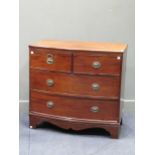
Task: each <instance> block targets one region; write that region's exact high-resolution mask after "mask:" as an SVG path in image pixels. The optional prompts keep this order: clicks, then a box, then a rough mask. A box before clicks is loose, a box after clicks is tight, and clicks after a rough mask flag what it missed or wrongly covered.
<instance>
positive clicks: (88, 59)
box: [73, 53, 122, 75]
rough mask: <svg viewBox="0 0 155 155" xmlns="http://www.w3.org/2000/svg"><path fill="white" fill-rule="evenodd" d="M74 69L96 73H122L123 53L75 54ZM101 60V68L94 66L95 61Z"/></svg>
mask: <svg viewBox="0 0 155 155" xmlns="http://www.w3.org/2000/svg"><path fill="white" fill-rule="evenodd" d="M73 59H74V61H73V62H74V65H73V70H74V72H75V73H82V74H86V73H87V74H96V75H120V73H121V64H122V55H121V54H96V53H95V54H85V53H84V54H83V53H80V54H79V53H75V54H74V57H73ZM94 62H99V63H100V64H101V67H100V68H93V66H92V65H93V63H94Z"/></svg>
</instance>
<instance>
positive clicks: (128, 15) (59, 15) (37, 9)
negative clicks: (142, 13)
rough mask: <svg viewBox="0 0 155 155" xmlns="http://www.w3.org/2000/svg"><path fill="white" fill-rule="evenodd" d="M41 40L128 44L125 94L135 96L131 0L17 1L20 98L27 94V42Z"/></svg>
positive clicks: (132, 6)
mask: <svg viewBox="0 0 155 155" xmlns="http://www.w3.org/2000/svg"><path fill="white" fill-rule="evenodd" d="M42 39H59V40H61V39H66V40H81V41H106V42H107V41H108V42H123V43H128V45H129V48H128V56H127V71H126V83H125V90H124V96H122V98H125V99H134V97H135V96H134V95H135V90H134V87H135V83H134V76H135V70H134V67H135V62H134V59H135V58H134V0H20V51H19V52H20V99H21V100H27V99H28V95H29V90H28V89H29V81H28V80H29V76H28V44H29V43H31V42H34V41H38V40H42Z"/></svg>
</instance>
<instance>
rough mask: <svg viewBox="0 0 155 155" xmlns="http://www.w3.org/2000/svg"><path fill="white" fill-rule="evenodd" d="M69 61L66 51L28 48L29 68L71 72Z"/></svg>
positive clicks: (68, 53)
mask: <svg viewBox="0 0 155 155" xmlns="http://www.w3.org/2000/svg"><path fill="white" fill-rule="evenodd" d="M71 59H72V57H71V53H70V52H68V51H61V50H52V49H44V48H42V49H40V48H39V49H38V48H30V67H31V68H36V69H44V70H50V71H62V72H71V62H72V60H71Z"/></svg>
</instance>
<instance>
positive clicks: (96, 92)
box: [30, 69, 120, 99]
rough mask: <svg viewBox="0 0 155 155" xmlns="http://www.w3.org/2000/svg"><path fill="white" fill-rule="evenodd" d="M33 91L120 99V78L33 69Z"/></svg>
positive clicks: (31, 73) (31, 74)
mask: <svg viewBox="0 0 155 155" xmlns="http://www.w3.org/2000/svg"><path fill="white" fill-rule="evenodd" d="M30 76H31V77H30V78H31V83H30V84H31V89H36V90H39V91H46V92H49V93H55V94H68V95H73V96H83V97H87V96H88V97H90V96H95V97H104V98H115V99H118V98H119V90H120V89H119V86H120V79H119V76H114V77H113V76H89V75H75V74H67V73H54V72H46V71H39V70H33V69H31V72H30Z"/></svg>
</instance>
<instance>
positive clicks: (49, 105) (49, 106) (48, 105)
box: [46, 101, 54, 109]
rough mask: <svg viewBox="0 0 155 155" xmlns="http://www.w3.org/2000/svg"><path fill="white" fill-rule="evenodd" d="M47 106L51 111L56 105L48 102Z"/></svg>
mask: <svg viewBox="0 0 155 155" xmlns="http://www.w3.org/2000/svg"><path fill="white" fill-rule="evenodd" d="M46 105H47V108H49V109H51V108H53V106H54V103H53V102H52V101H48V102H47V103H46Z"/></svg>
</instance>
